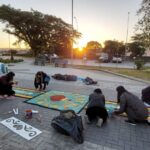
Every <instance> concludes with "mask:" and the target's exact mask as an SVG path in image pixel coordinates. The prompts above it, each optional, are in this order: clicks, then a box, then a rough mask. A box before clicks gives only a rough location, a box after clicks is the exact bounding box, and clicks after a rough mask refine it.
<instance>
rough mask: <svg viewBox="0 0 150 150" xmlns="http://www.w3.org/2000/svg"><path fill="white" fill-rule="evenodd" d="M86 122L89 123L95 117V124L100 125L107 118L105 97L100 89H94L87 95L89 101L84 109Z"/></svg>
mask: <svg viewBox="0 0 150 150" xmlns="http://www.w3.org/2000/svg"><path fill="white" fill-rule="evenodd" d="M86 115H87V117H88V118H87V117H86V116H85V117H86V118H87V119H86V120H87V123H91V122H92V121H94V120H95V119H97V124H96V125H97V126H98V127H101V126H102V125H103V124H104V123H105V122H106V121H107V118H108V113H107V110H106V108H105V97H104V95H103V93H102V91H101V89H95V90H94V92H93V93H92V94H90V96H89V103H88V106H87V110H86Z"/></svg>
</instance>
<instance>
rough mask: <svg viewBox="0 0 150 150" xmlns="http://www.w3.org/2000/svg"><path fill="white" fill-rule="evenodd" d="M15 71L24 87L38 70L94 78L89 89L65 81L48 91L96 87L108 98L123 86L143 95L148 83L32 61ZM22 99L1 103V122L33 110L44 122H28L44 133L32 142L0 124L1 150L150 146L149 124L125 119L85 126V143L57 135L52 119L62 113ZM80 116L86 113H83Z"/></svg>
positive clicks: (85, 91) (139, 149)
mask: <svg viewBox="0 0 150 150" xmlns="http://www.w3.org/2000/svg"><path fill="white" fill-rule="evenodd" d="M9 69H10V70H11V69H12V70H15V73H16V80H19V85H18V86H21V87H27V88H33V80H34V74H35V72H37V70H43V71H46V72H47V73H48V74H50V75H52V74H54V73H58V72H61V73H63V74H67V73H68V74H72V73H73V74H77V75H80V76H82V77H85V76H88V75H89V76H91V77H93V78H94V79H97V80H98V83H99V84H98V85H97V86H87V85H84V84H83V83H81V82H63V81H56V80H52V81H51V82H50V85H49V86H48V87H47V90H58V91H64V92H73V93H79V94H84V95H89V94H90V93H91V92H92V91H93V90H94V89H95V88H97V87H100V88H102V90H103V92H104V94H105V95H106V98H107V99H114V100H115V99H116V93H115V88H116V86H118V85H120V84H121V85H124V86H125V87H127V89H128V90H131V91H132V92H133V93H136V94H138V95H140V91H141V89H142V88H143V87H145V86H147V84H145V83H141V82H137V81H133V80H130V79H125V78H122V77H118V76H115V75H112V74H108V73H104V72H99V71H89V70H80V69H72V68H59V67H58V68H55V67H53V66H42V67H41V66H33V65H32V62H31V61H25V62H23V63H19V64H17V65H15V66H9ZM24 100H25V99H23V98H18V97H16V98H15V99H14V100H0V120H4V119H6V118H9V117H11V116H15V117H16V118H18V119H20V120H23V121H25V120H24V113H25V112H24V111H25V110H26V109H34V110H38V111H39V112H40V115H41V116H42V121H41V122H38V121H37V120H36V119H35V118H33V119H31V120H26V121H25V122H26V123H28V124H30V125H32V126H33V127H36V128H38V129H39V130H41V131H42V134H40V135H39V136H37V137H35V138H33V139H32V140H30V141H27V140H25V139H24V138H22V137H21V136H19V135H17V134H15V133H13V132H12V131H10V130H9V129H7V128H6V127H4V126H3V125H1V124H0V150H149V147H150V127H149V126H148V125H146V124H138V125H136V126H133V125H130V124H128V123H126V122H124V120H125V119H126V118H125V117H115V118H110V119H109V120H108V122H107V124H106V126H104V127H102V128H97V127H96V126H95V125H94V124H92V125H86V129H85V130H84V143H83V144H77V143H75V142H74V141H73V140H72V138H70V137H67V136H64V135H61V134H59V133H57V132H56V131H55V130H54V129H53V128H52V127H51V125H50V124H51V120H52V118H53V117H54V116H57V115H58V114H59V112H58V111H56V110H52V109H47V108H43V107H39V106H37V105H31V104H27V103H24ZM16 107H18V108H19V114H18V115H14V114H7V115H4V114H3V113H6V112H8V111H10V110H12V109H13V108H16ZM80 114H81V115H83V114H85V111H84V109H83V111H81V113H80Z"/></svg>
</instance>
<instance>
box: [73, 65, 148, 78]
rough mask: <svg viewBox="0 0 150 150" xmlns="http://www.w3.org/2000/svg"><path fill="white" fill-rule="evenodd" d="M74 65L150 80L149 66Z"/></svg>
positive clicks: (80, 67)
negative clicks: (138, 68) (139, 68)
mask: <svg viewBox="0 0 150 150" xmlns="http://www.w3.org/2000/svg"><path fill="white" fill-rule="evenodd" d="M72 67H74V68H79V69H88V70H99V71H101V70H105V71H111V72H114V73H119V74H122V75H127V76H131V77H135V78H139V79H143V80H147V81H150V68H149V67H146V68H144V69H143V70H136V69H126V68H112V67H98V66H84V65H72Z"/></svg>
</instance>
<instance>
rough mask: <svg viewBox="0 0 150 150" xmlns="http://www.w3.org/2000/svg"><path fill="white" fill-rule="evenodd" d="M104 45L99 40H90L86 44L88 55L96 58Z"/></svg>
mask: <svg viewBox="0 0 150 150" xmlns="http://www.w3.org/2000/svg"><path fill="white" fill-rule="evenodd" d="M101 49H102V45H101V44H100V43H99V42H97V41H90V42H88V43H87V45H86V54H87V56H88V57H91V58H95V57H96V56H97V54H98V53H100V52H101Z"/></svg>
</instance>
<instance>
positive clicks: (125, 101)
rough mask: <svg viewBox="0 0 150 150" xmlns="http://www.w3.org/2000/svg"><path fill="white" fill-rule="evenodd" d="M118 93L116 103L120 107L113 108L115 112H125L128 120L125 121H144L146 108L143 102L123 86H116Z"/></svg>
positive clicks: (146, 113) (146, 115)
mask: <svg viewBox="0 0 150 150" xmlns="http://www.w3.org/2000/svg"><path fill="white" fill-rule="evenodd" d="M116 90H117V93H118V103H119V104H120V109H118V110H115V112H114V113H115V114H121V113H124V112H125V113H126V114H127V117H128V120H126V122H129V123H134V124H135V123H136V122H146V119H147V117H148V110H147V108H146V106H145V105H144V103H143V102H142V101H141V100H140V99H139V98H138V97H137V96H135V95H134V94H132V93H130V92H128V91H127V90H126V89H125V88H124V87H123V86H118V87H117V88H116Z"/></svg>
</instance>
